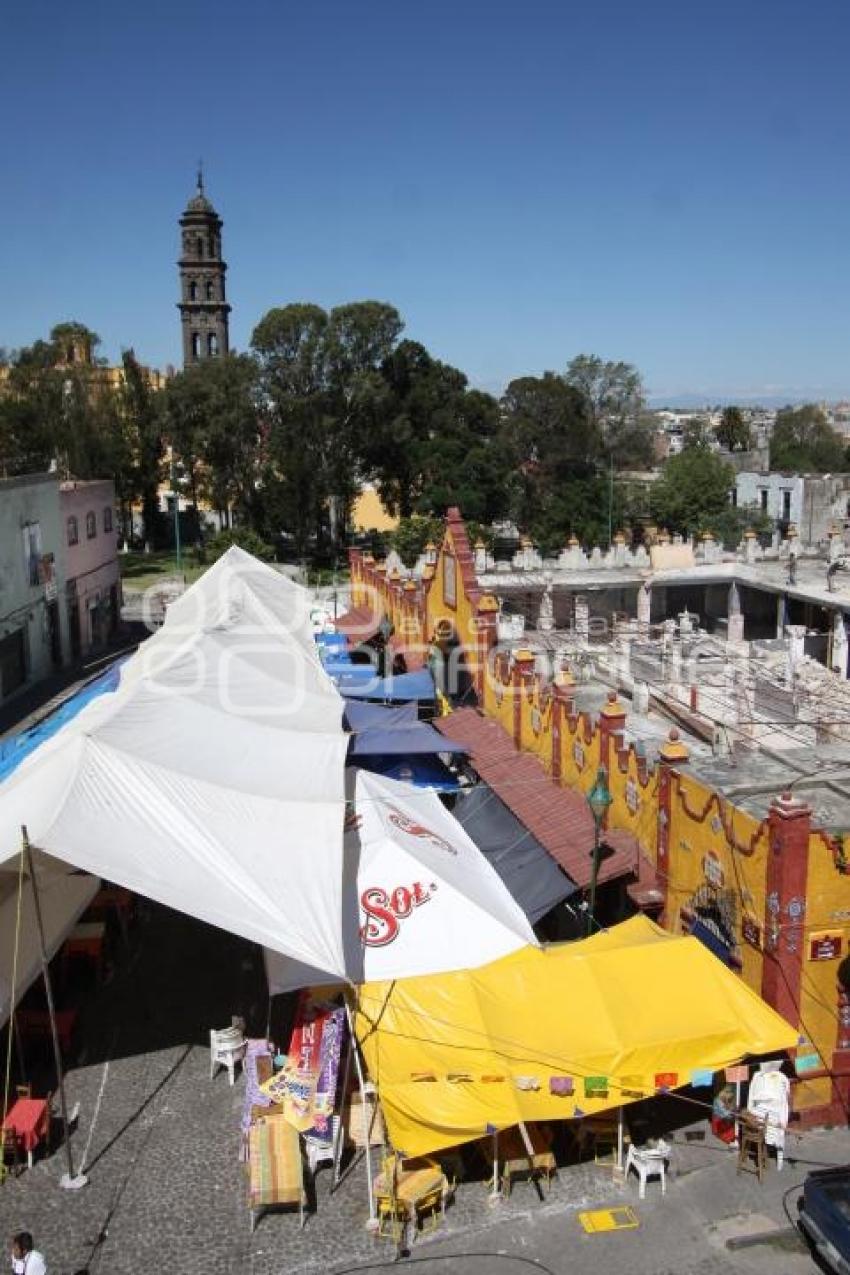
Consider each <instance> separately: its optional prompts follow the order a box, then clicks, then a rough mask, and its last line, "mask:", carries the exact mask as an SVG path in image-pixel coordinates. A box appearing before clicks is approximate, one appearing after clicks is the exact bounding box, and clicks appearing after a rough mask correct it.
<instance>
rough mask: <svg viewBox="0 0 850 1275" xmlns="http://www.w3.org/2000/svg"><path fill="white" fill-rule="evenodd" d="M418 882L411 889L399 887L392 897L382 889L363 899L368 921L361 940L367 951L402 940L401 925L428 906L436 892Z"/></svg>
mask: <svg viewBox="0 0 850 1275" xmlns="http://www.w3.org/2000/svg"><path fill="white" fill-rule="evenodd" d="M436 888H437V887H436V886H435V885H433V884H432V885H430V886H424V885H422V883H421V881H414V883H413V885H411V886H410V887H408V886H406V885H397V886H396V887H395V889H394V890H393V891H392V892H391V893H388V892H387V891H386V890H384V889H383V888H382V887H381V886H379V885H370V886H368V887H367V888H366V889H365V890H364V891H363V893H362V894H361V895H360V906H361V907H362V909H363V912H364V914H365V917H366V920H365V922H364V924H363V925H361V927H360V938H361V940H362V941H363V943H364V944H365V945H366V947H386V946H387V944H388V943H392V941H393V940H394V939H396V938H398V931H399V922H400V921H404V920H406V918H407V917H409V916H410V914H411V912H412V911H413V909H414V908H418V907H421V906H422V904H423V903H427V902H428V900H429V899H430V898H431V896H432V895H433V893H434V891H435V890H436Z"/></svg>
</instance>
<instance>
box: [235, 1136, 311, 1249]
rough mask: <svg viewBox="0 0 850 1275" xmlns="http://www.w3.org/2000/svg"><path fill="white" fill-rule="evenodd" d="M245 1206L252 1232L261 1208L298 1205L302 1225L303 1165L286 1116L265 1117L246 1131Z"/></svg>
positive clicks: (299, 1141)
mask: <svg viewBox="0 0 850 1275" xmlns="http://www.w3.org/2000/svg"><path fill="white" fill-rule="evenodd" d="M248 1148H249V1149H248V1174H249V1188H248V1204H249V1207H250V1209H251V1230H252V1231H253V1229H254V1226H255V1225H256V1221H257V1216H258V1214H259V1213H261V1212H262V1210H263V1209H267V1208H272V1207H274V1206H277V1205H287V1204H289V1205H297V1206H298V1210H299V1212H300V1214H301V1224H302V1226H303V1224H304V1204H305V1203H306V1193H305V1190H304V1166H303V1161H302V1159H301V1139H300V1138H299V1136H298V1130H297V1129H295V1128H294V1127H293V1126H292V1125H291V1124H290V1123H289V1121H288V1120H287V1119H286V1117H285V1116H282V1115H280V1116H279V1115H274V1116H266V1117H265V1118H263V1119H262V1120H258V1121H257V1122H256V1124H252V1125H251V1128H250V1129H249V1131H248Z"/></svg>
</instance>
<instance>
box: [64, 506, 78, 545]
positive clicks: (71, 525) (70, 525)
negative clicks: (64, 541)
mask: <svg viewBox="0 0 850 1275" xmlns="http://www.w3.org/2000/svg"><path fill="white" fill-rule="evenodd" d="M67 529H68V544H69V545H76V544H79V543H80V528H79V524H78V522H77V520H76V518H75V517H74V515H73V514H71V516H70V518H69V519H68V522H67Z"/></svg>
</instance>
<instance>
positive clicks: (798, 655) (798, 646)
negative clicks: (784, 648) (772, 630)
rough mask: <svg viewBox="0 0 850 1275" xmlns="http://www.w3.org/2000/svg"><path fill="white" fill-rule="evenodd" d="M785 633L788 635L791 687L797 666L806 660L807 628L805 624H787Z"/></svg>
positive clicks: (789, 679) (789, 680)
mask: <svg viewBox="0 0 850 1275" xmlns="http://www.w3.org/2000/svg"><path fill="white" fill-rule="evenodd" d="M785 632H786V633H787V634H788V685H789V686H791V685H792V684H793V681H794V672H795V670H796V668H797V665H798V664H799V663H800V662H801V660H803V659H805V655H806V626H805V624H786V626H785Z"/></svg>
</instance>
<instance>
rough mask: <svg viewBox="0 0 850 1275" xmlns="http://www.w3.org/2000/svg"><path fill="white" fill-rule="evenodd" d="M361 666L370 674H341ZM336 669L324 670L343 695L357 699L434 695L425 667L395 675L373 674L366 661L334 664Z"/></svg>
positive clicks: (432, 681) (429, 699)
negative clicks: (379, 675) (364, 662)
mask: <svg viewBox="0 0 850 1275" xmlns="http://www.w3.org/2000/svg"><path fill="white" fill-rule="evenodd" d="M357 668H360V669H365V670H366V672H367V673H369V674H370V676H369V677H368V678H366V679H364V678H362V677H361V676H360V675H359V674H357V675H355V676H349V677H346V676H345V672H346V671H348V672H349V673H350V670H351V669H357ZM336 669H337V672H333V673H332V672H331V669H330V668H328V669H327V671H328V672H329V673H330V674H331V677H332V678H333V680H334V681H335V682H336V684H337V686H338V688H339V690H340V691H341V692H342V694H343V695H346V696H351V697H356V698H357V699H374V700H396V701H405V700H427V701H433V700H434V699H435V698H436V693H435V690H434V679H433V678H432V677H431V674H430V673H429V672H428V670H427V669H417V670H416V672H414V673H397V674H396V675H395V677H376V676H375V672H374V669H372V668H370V666H369V665H368V664H351V665H347V666H346V665H342V666H341V665H337V666H336Z"/></svg>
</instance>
